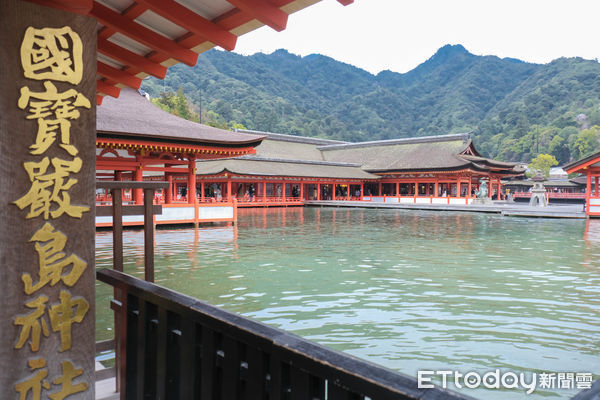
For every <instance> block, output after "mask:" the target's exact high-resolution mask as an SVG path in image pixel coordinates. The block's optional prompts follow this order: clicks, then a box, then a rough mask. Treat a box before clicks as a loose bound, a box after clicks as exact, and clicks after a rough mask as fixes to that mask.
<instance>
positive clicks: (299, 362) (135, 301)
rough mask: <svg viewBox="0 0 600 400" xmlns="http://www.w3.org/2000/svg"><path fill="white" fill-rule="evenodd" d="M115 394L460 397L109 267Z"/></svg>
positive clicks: (313, 399)
mask: <svg viewBox="0 0 600 400" xmlns="http://www.w3.org/2000/svg"><path fill="white" fill-rule="evenodd" d="M97 277H98V279H99V280H100V281H102V282H105V283H107V284H109V285H112V286H113V287H114V288H115V289H118V290H119V291H120V293H121V296H122V297H121V299H122V301H121V303H120V304H119V305H118V306H117V307H116V308H117V309H118V315H119V320H120V326H121V330H120V334H119V340H120V347H121V348H122V349H124V352H123V353H122V358H121V362H120V366H121V367H122V368H121V371H120V381H121V399H145V398H148V399H196V398H201V399H223V400H229V399H252V400H254V399H256V400H260V399H269V400H276V399H306V400H309V399H310V400H325V399H328V400H336V399H367V398H369V399H373V400H375V399H382V400H385V399H422V398H431V399H434V398H435V399H468V398H469V397H467V396H464V395H461V394H458V393H454V392H450V391H446V390H443V389H440V388H432V389H419V388H417V383H416V380H415V379H414V378H411V377H408V376H405V375H402V374H399V373H396V372H394V371H391V370H388V369H386V368H383V367H380V366H377V365H374V364H371V363H368V362H366V361H363V360H360V359H357V358H354V357H351V356H349V355H346V354H343V353H340V352H337V351H334V350H331V349H328V348H325V347H323V346H320V345H318V344H315V343H312V342H309V341H307V340H304V339H302V338H300V337H298V336H296V335H293V334H290V333H287V332H285V331H282V330H279V329H275V328H272V327H269V326H267V325H264V324H262V323H259V322H256V321H253V320H250V319H248V318H245V317H242V316H240V315H237V314H233V313H230V312H227V311H224V310H222V309H220V308H218V307H215V306H212V305H210V304H207V303H205V302H202V301H200V300H197V299H195V298H192V297H188V296H185V295H183V294H181V293H177V292H174V291H172V290H169V289H166V288H163V287H161V286H157V285H154V284H152V283H149V282H145V281H142V280H140V279H137V278H134V277H132V276H129V275H126V274H123V273H121V272H118V271H114V270H107V269H103V270H100V271H98V273H97Z"/></svg>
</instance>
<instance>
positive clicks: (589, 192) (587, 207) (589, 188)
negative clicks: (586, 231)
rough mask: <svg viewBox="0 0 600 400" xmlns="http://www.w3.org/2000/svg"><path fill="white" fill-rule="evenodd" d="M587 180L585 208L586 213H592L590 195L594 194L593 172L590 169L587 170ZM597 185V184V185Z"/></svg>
mask: <svg viewBox="0 0 600 400" xmlns="http://www.w3.org/2000/svg"><path fill="white" fill-rule="evenodd" d="M586 178H587V182H586V185H585V188H586V189H585V210H586V213H588V214H589V213H590V197H591V196H592V174H591V173H590V171H586ZM596 187H597V186H596Z"/></svg>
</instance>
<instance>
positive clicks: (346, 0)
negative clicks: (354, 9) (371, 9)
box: [338, 0, 354, 6]
mask: <svg viewBox="0 0 600 400" xmlns="http://www.w3.org/2000/svg"><path fill="white" fill-rule="evenodd" d="M338 3H340V4H341V5H343V6H348V5H350V4H352V3H354V0H338Z"/></svg>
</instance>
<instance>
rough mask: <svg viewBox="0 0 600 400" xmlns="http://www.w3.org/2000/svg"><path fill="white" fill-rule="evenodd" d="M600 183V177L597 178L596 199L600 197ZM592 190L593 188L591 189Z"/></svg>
mask: <svg viewBox="0 0 600 400" xmlns="http://www.w3.org/2000/svg"><path fill="white" fill-rule="evenodd" d="M599 181H600V177H598V176H597V177H596V182H595V183H596V197H598V196H600V188H599V187H598V182H599ZM590 189H591V187H590Z"/></svg>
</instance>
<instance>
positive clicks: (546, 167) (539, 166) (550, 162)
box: [529, 154, 558, 178]
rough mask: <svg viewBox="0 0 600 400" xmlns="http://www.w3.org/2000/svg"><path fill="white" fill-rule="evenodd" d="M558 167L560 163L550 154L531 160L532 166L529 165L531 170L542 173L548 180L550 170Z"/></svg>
mask: <svg viewBox="0 0 600 400" xmlns="http://www.w3.org/2000/svg"><path fill="white" fill-rule="evenodd" d="M555 165H558V161H557V160H556V158H555V157H554V156H553V155H550V154H540V155H538V156H537V157H536V158H534V159H533V160H531V164H529V170H530V171H531V172H532V173H534V172H533V171H541V172H542V174H544V176H545V177H546V178H548V177H549V176H550V168H552V167H554V166H555Z"/></svg>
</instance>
